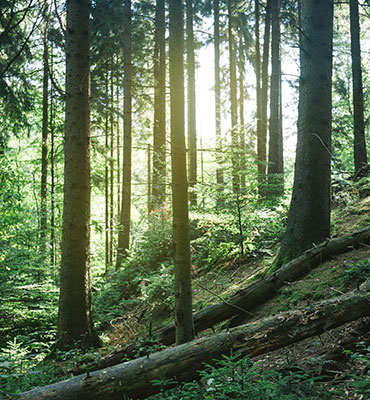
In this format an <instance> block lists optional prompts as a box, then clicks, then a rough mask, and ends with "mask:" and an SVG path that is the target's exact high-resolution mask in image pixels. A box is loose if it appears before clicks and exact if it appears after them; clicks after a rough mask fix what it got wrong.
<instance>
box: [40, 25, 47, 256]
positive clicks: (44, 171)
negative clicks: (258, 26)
mask: <svg viewBox="0 0 370 400" xmlns="http://www.w3.org/2000/svg"><path fill="white" fill-rule="evenodd" d="M47 30H48V24H47V23H46V24H45V33H44V52H43V81H42V151H41V205H40V213H41V215H40V250H41V253H42V254H44V258H45V259H46V230H47V178H48V133H49V132H48V131H49V126H48V125H49V120H48V108H49V101H48V98H49V72H48V57H49V51H48V37H47Z"/></svg>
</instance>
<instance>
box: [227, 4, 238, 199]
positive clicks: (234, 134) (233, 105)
mask: <svg viewBox="0 0 370 400" xmlns="http://www.w3.org/2000/svg"><path fill="white" fill-rule="evenodd" d="M234 6H235V5H234V3H233V1H232V0H227V16H228V40H229V73H230V114H231V115H230V116H231V164H232V167H231V168H232V183H233V192H234V193H238V192H239V190H240V177H239V168H238V167H239V160H238V159H239V157H238V155H239V140H238V101H237V82H236V57H235V39H234Z"/></svg>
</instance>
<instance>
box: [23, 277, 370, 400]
mask: <svg viewBox="0 0 370 400" xmlns="http://www.w3.org/2000/svg"><path fill="white" fill-rule="evenodd" d="M369 286H370V285H367V286H366V287H365V288H364V289H362V290H356V291H354V292H350V293H348V294H345V295H342V296H340V297H336V298H334V299H330V300H326V301H322V302H320V303H317V304H315V305H311V306H309V307H305V308H300V309H296V310H294V311H291V312H285V313H281V314H279V315H277V316H273V317H268V318H264V319H261V320H259V321H255V322H253V323H250V324H247V325H242V326H239V327H236V328H232V329H230V330H229V331H226V332H225V331H224V332H221V333H218V334H214V335H212V336H209V337H203V338H200V339H197V340H194V341H192V342H189V343H185V344H182V345H179V346H176V347H172V348H168V349H166V350H163V351H160V352H158V353H155V354H153V355H150V356H145V357H141V358H138V359H135V360H132V361H128V362H125V363H122V364H118V365H116V366H114V367H109V368H105V369H102V370H99V371H95V372H92V373H88V374H83V375H79V376H76V377H73V378H71V379H67V380H65V381H62V382H58V383H55V384H52V385H49V386H45V387H41V388H35V389H33V390H31V391H28V392H24V393H21V394H20V395H19V398H20V399H23V400H43V399H48V400H61V399H63V400H78V399H90V400H95V399H107V398H109V399H122V397H124V396H126V397H124V398H127V397H129V398H134V399H140V398H144V397H147V396H149V395H151V394H153V393H156V392H158V391H159V390H160V387H158V386H153V385H152V383H151V381H152V380H153V379H170V378H175V379H176V380H177V381H178V382H184V381H189V380H193V379H196V378H197V377H198V371H199V370H200V369H201V368H202V367H203V364H204V363H208V364H214V362H215V360H216V359H220V357H221V356H222V355H223V354H226V355H228V354H230V351H231V350H232V351H233V353H234V354H236V355H240V356H246V355H249V356H251V357H253V356H257V355H261V354H264V353H267V352H269V351H272V350H275V349H278V348H281V347H284V346H287V345H289V344H292V343H295V342H298V341H300V340H303V339H306V338H308V337H311V336H314V335H318V334H321V333H323V332H324V331H327V330H329V329H332V328H335V327H337V326H340V325H342V324H344V323H347V322H349V321H352V320H356V319H358V318H361V317H364V316H368V315H370V292H369V289H370V288H369Z"/></svg>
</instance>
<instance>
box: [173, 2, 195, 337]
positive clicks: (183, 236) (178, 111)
mask: <svg viewBox="0 0 370 400" xmlns="http://www.w3.org/2000/svg"><path fill="white" fill-rule="evenodd" d="M169 11H170V42H169V45H170V47H169V59H170V97H171V163H172V211H173V241H174V247H175V255H174V264H175V324H176V343H177V344H180V343H184V342H188V341H190V340H192V339H193V338H194V326H193V314H192V290H191V264H190V235H189V214H188V185H187V178H186V149H185V116H184V60H183V55H184V16H183V9H182V0H170V1H169Z"/></svg>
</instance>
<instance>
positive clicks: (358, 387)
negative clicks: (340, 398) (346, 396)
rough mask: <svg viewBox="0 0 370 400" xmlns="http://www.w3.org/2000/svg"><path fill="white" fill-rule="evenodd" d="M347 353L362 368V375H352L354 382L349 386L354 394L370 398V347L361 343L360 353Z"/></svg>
mask: <svg viewBox="0 0 370 400" xmlns="http://www.w3.org/2000/svg"><path fill="white" fill-rule="evenodd" d="M345 352H346V353H347V354H349V355H350V356H351V358H352V359H353V360H355V361H356V362H358V363H359V364H360V366H361V370H360V374H358V375H352V378H353V380H352V381H351V382H350V383H349V386H350V387H351V388H352V391H353V392H354V393H356V394H358V395H360V396H363V397H362V398H364V399H368V398H370V346H366V345H365V343H359V345H358V351H356V352H354V353H352V352H351V351H349V350H346V351H345Z"/></svg>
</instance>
